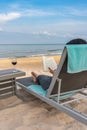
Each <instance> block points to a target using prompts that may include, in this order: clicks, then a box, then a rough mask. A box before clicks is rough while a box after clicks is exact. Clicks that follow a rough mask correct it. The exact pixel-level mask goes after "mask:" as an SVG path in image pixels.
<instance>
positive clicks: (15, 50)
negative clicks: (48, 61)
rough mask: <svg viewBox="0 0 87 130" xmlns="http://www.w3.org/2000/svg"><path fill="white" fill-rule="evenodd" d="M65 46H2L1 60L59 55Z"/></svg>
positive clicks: (0, 50)
mask: <svg viewBox="0 0 87 130" xmlns="http://www.w3.org/2000/svg"><path fill="white" fill-rule="evenodd" d="M64 46H65V44H0V58H12V57H18V58H19V57H31V56H43V55H59V54H61V53H62V51H63V48H64Z"/></svg>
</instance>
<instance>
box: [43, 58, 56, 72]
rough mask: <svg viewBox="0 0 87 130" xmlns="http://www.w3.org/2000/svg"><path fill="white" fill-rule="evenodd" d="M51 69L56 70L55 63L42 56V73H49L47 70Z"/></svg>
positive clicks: (51, 59) (52, 59)
mask: <svg viewBox="0 0 87 130" xmlns="http://www.w3.org/2000/svg"><path fill="white" fill-rule="evenodd" d="M49 67H50V68H51V69H52V70H55V69H56V68H57V63H56V62H55V60H54V58H53V57H51V58H46V57H45V56H43V69H44V71H49V69H48V68H49Z"/></svg>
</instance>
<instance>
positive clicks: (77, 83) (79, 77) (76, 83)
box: [47, 45, 87, 96]
mask: <svg viewBox="0 0 87 130" xmlns="http://www.w3.org/2000/svg"><path fill="white" fill-rule="evenodd" d="M75 46H76V45H75ZM82 55H84V54H82ZM67 59H68V57H67V49H66V48H64V51H63V53H62V56H61V59H60V63H59V65H58V67H57V70H56V72H55V74H54V76H53V79H52V82H51V84H50V87H49V89H48V93H47V96H49V95H51V94H57V93H58V81H57V79H58V78H59V79H61V88H60V93H67V92H70V91H77V90H80V89H82V88H85V87H86V84H87V71H86V70H85V71H82V72H78V73H68V72H67Z"/></svg>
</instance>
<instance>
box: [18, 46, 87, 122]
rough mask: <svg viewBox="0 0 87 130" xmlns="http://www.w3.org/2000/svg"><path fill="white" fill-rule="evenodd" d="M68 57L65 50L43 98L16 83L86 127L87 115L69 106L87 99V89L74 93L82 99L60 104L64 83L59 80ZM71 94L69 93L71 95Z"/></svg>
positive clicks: (21, 85)
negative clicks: (54, 91)
mask: <svg viewBox="0 0 87 130" xmlns="http://www.w3.org/2000/svg"><path fill="white" fill-rule="evenodd" d="M66 55H67V50H66V48H65V49H64V51H63V54H62V56H61V59H60V63H59V65H58V68H57V71H56V73H55V75H54V77H53V79H52V82H51V84H50V87H49V89H48V90H47V95H46V96H42V95H40V94H38V93H35V92H34V91H32V90H30V89H29V88H27V87H26V86H25V85H23V84H21V83H20V82H16V83H17V85H19V86H20V87H21V88H22V89H24V90H25V91H27V92H28V93H30V94H32V95H34V96H36V97H37V98H39V99H41V100H42V101H44V102H46V103H48V104H49V105H51V106H53V107H55V108H56V109H58V110H60V111H63V112H65V113H66V114H68V115H69V116H71V117H73V118H74V119H76V120H78V121H80V122H81V123H84V124H85V125H87V115H85V114H83V113H81V112H79V111H77V110H75V109H73V108H72V107H69V106H68V104H69V103H70V102H73V101H76V100H79V99H82V98H87V93H85V92H84V90H85V89H86V87H85V88H83V89H78V90H74V91H73V93H74V94H77V93H80V94H81V95H82V96H81V97H80V98H76V99H72V100H70V101H69V100H68V101H65V102H63V103H61V102H60V101H61V99H60V96H61V93H60V90H61V81H62V79H60V78H59V74H60V71H61V69H62V66H63V64H64V61H65V58H66ZM56 81H57V82H58V93H57V94H56V95H55V94H52V90H53V87H54V83H55V82H56ZM71 92H72V91H71ZM71 92H68V93H71ZM62 94H67V92H66V93H62ZM54 96H57V100H54V99H53V97H54Z"/></svg>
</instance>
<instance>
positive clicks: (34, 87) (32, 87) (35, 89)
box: [28, 85, 47, 96]
mask: <svg viewBox="0 0 87 130" xmlns="http://www.w3.org/2000/svg"><path fill="white" fill-rule="evenodd" d="M28 89H30V90H32V91H33V92H35V93H37V94H39V95H42V96H46V93H47V91H46V90H44V89H43V88H42V87H41V86H40V85H30V86H28Z"/></svg>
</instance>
